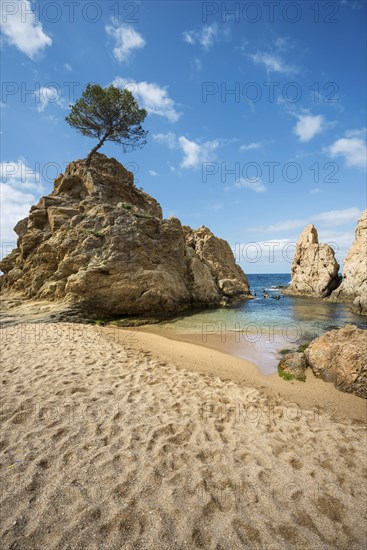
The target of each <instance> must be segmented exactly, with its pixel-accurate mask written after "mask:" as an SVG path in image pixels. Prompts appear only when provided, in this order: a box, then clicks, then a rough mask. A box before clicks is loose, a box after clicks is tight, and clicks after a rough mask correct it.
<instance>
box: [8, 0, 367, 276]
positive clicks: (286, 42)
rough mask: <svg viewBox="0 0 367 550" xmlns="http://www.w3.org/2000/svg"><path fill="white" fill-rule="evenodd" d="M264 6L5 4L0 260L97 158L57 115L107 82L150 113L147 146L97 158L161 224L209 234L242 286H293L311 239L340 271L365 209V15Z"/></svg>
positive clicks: (349, 9)
mask: <svg viewBox="0 0 367 550" xmlns="http://www.w3.org/2000/svg"><path fill="white" fill-rule="evenodd" d="M270 4H272V6H273V9H272V10H271V8H270V6H269V2H262V1H258V2H256V3H254V2H196V1H185V2H180V1H172V2H165V1H162V2H156V1H152V0H149V1H141V2H114V1H112V0H111V1H109V0H107V1H104V2H88V1H86V2H78V1H76V2H74V3H66V2H62V1H59V2H48V1H42V2H33V1H26V0H24V1H18V2H17V1H13V0H11V1H10V0H9V1H8V0H3V1H2V3H1V8H2V15H1V16H2V37H1V40H2V59H1V61H2V67H3V69H2V96H1V101H2V104H1V116H2V123H1V131H2V138H3V139H2V151H1V157H2V178H1V192H2V243H3V253H4V252H5V253H6V252H8V251H9V250H10V248H11V246H12V243H14V241H15V240H16V239H15V236H14V233H13V232H12V227H13V226H14V225H15V223H16V221H17V220H18V219H21V218H22V217H24V216H26V215H27V214H28V210H29V207H30V205H31V204H34V203H35V202H37V200H38V199H39V197H40V196H42V195H44V194H48V193H49V192H50V191H51V190H52V180H53V178H54V177H56V175H57V174H58V173H60V172H62V171H63V169H64V167H65V165H66V164H67V163H69V162H70V161H72V160H75V159H77V158H83V157H85V156H86V155H87V153H88V152H89V150H90V149H91V148H92V147H93V146H94V145H95V142H94V141H93V140H91V139H89V138H86V137H82V136H80V135H78V134H77V133H76V132H75V130H73V129H72V128H70V127H69V126H68V125H67V123H66V122H65V120H64V119H65V116H66V115H67V114H68V105H69V104H70V103H72V102H73V101H74V100H75V99H77V98H78V97H80V95H81V93H82V91H83V89H84V87H85V85H86V84H87V83H88V82H97V83H99V84H101V85H103V86H105V85H108V84H110V83H112V82H114V83H116V85H119V86H127V87H129V89H131V91H133V93H134V94H135V96H136V98H137V99H138V101H139V103H140V104H141V105H144V106H145V107H146V109H147V110H148V112H149V115H148V117H147V119H146V121H145V128H146V129H147V130H149V134H148V143H147V145H146V146H145V147H144V148H143V149H141V150H139V151H135V152H134V153H129V154H123V153H122V151H121V150H120V149H119V147H118V146H117V145H115V144H106V145H105V146H104V148H103V149H102V152H103V153H105V154H106V155H108V156H114V157H115V158H117V159H118V160H119V161H120V162H122V163H123V164H124V165H125V166H127V167H128V168H129V169H131V170H132V171H133V172H134V173H135V176H136V184H137V186H139V187H140V186H141V187H142V188H143V189H144V190H145V191H147V192H148V193H150V194H151V195H153V196H154V197H155V198H157V200H159V202H160V203H161V205H162V207H163V212H164V216H165V217H168V216H170V215H174V216H177V217H179V218H180V220H181V221H182V223H183V224H186V225H191V226H192V227H198V226H200V225H206V226H208V227H209V228H210V229H211V230H212V231H213V232H214V233H216V234H217V235H218V236H221V237H223V238H225V239H226V240H228V241H229V243H230V244H231V246H232V247H233V249H234V251H235V255H236V258H237V260H239V261H240V263H241V265H242V266H243V267H244V269H245V271H246V272H247V273H267V272H269V273H271V272H274V273H277V272H288V271H289V270H290V262H291V259H292V255H293V252H294V245H293V243H294V242H295V241H296V239H297V237H298V235H299V234H300V232H301V231H302V229H303V228H304V226H305V225H306V224H308V223H314V224H315V226H316V228H317V229H318V231H319V237H320V240H321V241H322V242H329V243H332V245H333V246H334V248H335V249H336V252H337V257H338V259H339V260H340V261H342V259H343V257H344V256H345V253H346V250H347V248H348V247H349V246H350V244H351V242H352V240H353V232H354V228H355V224H356V221H357V219H358V217H359V215H360V213H361V211H362V210H363V209H364V208H365V207H366V187H365V178H366V110H365V105H366V73H365V66H366V59H365V51H366V34H365V30H364V23H365V18H366V3H365V2H364V1H361V2H359V1H357V0H350V1H345V0H341V1H335V2H306V1H302V2H292V3H290V2H280V3H278V2H275V3H270ZM233 9H234V11H233ZM230 10H232V13H229V11H230Z"/></svg>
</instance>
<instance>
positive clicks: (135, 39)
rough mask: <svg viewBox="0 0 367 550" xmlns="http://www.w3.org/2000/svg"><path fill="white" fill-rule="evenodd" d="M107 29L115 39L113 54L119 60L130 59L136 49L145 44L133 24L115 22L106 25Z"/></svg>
mask: <svg viewBox="0 0 367 550" xmlns="http://www.w3.org/2000/svg"><path fill="white" fill-rule="evenodd" d="M105 30H106V32H107V34H108V35H109V36H110V37H111V38H113V39H114V40H115V47H114V49H113V55H114V56H115V58H116V59H117V61H120V62H121V61H124V62H126V61H129V60H130V58H131V55H132V53H133V51H134V50H135V49H137V48H143V47H144V46H145V40H144V38H143V37H142V36H141V35H140V34H139V33H138V32H136V30H135V29H134V28H133V27H132V26H131V25H128V24H126V23H123V24H121V25H119V26H118V25H117V24H116V23H114V24H113V25H106V26H105Z"/></svg>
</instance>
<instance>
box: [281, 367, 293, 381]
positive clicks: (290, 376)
mask: <svg viewBox="0 0 367 550" xmlns="http://www.w3.org/2000/svg"><path fill="white" fill-rule="evenodd" d="M278 374H279V376H280V377H281V378H283V379H284V380H296V377H295V376H294V375H293V374H291V373H290V372H286V371H285V370H283V369H282V368H281V367H278Z"/></svg>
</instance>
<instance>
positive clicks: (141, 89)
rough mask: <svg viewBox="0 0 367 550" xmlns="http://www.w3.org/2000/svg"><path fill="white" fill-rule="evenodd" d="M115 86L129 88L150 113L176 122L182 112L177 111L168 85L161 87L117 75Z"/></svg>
mask: <svg viewBox="0 0 367 550" xmlns="http://www.w3.org/2000/svg"><path fill="white" fill-rule="evenodd" d="M113 84H114V86H118V87H120V88H127V89H128V90H130V91H131V92H132V94H133V95H134V96H137V97H138V98H139V99H140V100H141V102H142V105H143V107H144V108H145V109H146V110H147V111H148V113H150V114H153V115H158V116H163V117H166V118H168V120H170V121H171V122H176V121H177V120H178V119H179V118H180V116H181V115H182V113H180V112H179V111H177V109H176V104H175V102H174V100H173V99H172V98H170V97H169V95H168V91H167V88H166V87H163V88H162V87H161V86H159V85H158V84H155V83H154V82H145V81H143V82H134V81H131V80H127V79H125V78H121V77H117V78H115V80H114V81H113Z"/></svg>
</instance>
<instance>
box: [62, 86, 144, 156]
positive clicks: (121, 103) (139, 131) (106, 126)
mask: <svg viewBox="0 0 367 550" xmlns="http://www.w3.org/2000/svg"><path fill="white" fill-rule="evenodd" d="M146 116H147V112H146V110H145V109H140V107H139V105H138V103H137V101H136V100H135V98H134V96H133V94H132V93H131V92H130V90H126V89H120V88H116V87H115V86H113V85H110V86H108V87H107V88H102V87H101V86H99V84H88V85H87V87H86V89H85V90H84V92H83V94H82V97H81V98H80V99H78V100H77V101H76V103H75V104H74V105H72V106H71V112H70V114H69V115H68V116H67V117H66V118H65V120H66V122H67V123H68V124H70V126H71V127H72V128H75V129H76V130H77V131H78V132H79V133H81V134H82V135H83V136H88V137H92V138H95V139H98V144H97V145H96V147H94V148H93V149H92V151H91V152H90V153H89V155H88V157H87V160H86V164H89V163H90V160H91V158H92V156H93V154H94V153H95V152H96V151H97V150H98V149H99V148H100V147H101V146H102V145H103V143H104V142H105V141H113V142H115V143H119V144H120V145H122V148H123V151H124V152H126V151H133V150H134V149H137V148H140V147H143V146H144V145H145V144H146V135H147V131H146V130H144V129H143V128H142V122H144V119H145V117H146Z"/></svg>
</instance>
